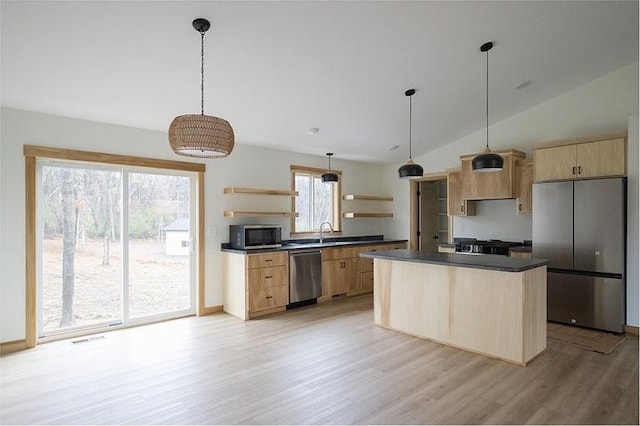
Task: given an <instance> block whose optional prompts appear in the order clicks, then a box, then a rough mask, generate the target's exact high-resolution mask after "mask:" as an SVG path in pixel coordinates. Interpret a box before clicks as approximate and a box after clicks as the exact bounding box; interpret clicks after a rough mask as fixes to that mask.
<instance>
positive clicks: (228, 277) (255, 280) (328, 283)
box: [222, 242, 407, 320]
mask: <svg viewBox="0 0 640 426" xmlns="http://www.w3.org/2000/svg"><path fill="white" fill-rule="evenodd" d="M406 247H407V243H406V242H403V243H386V244H368V245H356V246H349V247H335V248H323V249H322V297H320V298H319V299H318V301H319V302H325V301H328V300H331V298H332V297H333V296H338V295H347V296H354V295H358V294H364V293H371V292H372V291H373V259H364V258H360V253H362V252H365V251H379V250H394V249H404V248H406ZM222 280H223V288H224V312H226V313H228V314H231V315H233V316H236V317H238V318H241V319H244V320H248V319H250V318H255V317H258V316H261V315H266V314H270V313H273V312H279V311H284V310H286V306H287V305H288V304H289V252H288V251H284V250H282V251H274V252H270V253H260V254H257V253H256V254H243V253H233V252H222Z"/></svg>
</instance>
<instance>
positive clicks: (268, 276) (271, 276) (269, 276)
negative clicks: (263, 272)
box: [265, 275, 273, 278]
mask: <svg viewBox="0 0 640 426" xmlns="http://www.w3.org/2000/svg"><path fill="white" fill-rule="evenodd" d="M265 278H273V275H267V276H266V277H265Z"/></svg>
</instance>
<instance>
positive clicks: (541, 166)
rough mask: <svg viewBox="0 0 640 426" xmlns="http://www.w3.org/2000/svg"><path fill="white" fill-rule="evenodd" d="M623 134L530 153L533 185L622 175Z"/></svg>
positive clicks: (558, 144) (541, 148)
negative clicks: (532, 162) (532, 158)
mask: <svg viewBox="0 0 640 426" xmlns="http://www.w3.org/2000/svg"><path fill="white" fill-rule="evenodd" d="M626 152H627V140H626V134H625V133H618V134H616V135H608V136H603V137H592V138H581V139H576V140H567V141H559V142H556V143H552V144H547V145H546V146H542V147H539V148H536V149H535V150H534V159H535V162H534V164H535V166H534V180H535V181H536V182H546V181H557V180H574V179H591V178H598V177H614V176H625V175H626V165H627V161H626Z"/></svg>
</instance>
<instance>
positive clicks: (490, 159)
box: [471, 41, 504, 172]
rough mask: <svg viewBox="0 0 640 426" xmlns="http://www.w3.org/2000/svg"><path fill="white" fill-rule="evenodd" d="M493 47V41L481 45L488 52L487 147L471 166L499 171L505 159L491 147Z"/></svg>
mask: <svg viewBox="0 0 640 426" xmlns="http://www.w3.org/2000/svg"><path fill="white" fill-rule="evenodd" d="M492 47H493V43H492V42H490V41H489V42H486V43H485V44H483V45H482V46H480V51H481V52H487V96H486V101H487V102H486V107H487V108H486V112H487V147H486V148H485V149H484V151H483V152H482V154H479V155H476V156H475V157H473V160H472V161H471V168H472V169H473V171H475V172H499V171H500V170H502V166H503V164H504V160H503V159H502V157H501V156H500V155H498V154H495V153H493V152H491V150H490V149H489V50H491V48H492Z"/></svg>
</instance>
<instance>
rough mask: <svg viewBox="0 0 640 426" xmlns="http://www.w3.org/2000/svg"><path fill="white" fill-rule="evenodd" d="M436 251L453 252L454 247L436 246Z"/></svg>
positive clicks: (454, 250)
mask: <svg viewBox="0 0 640 426" xmlns="http://www.w3.org/2000/svg"><path fill="white" fill-rule="evenodd" d="M438 252H439V253H455V252H456V248H455V247H442V246H438Z"/></svg>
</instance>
